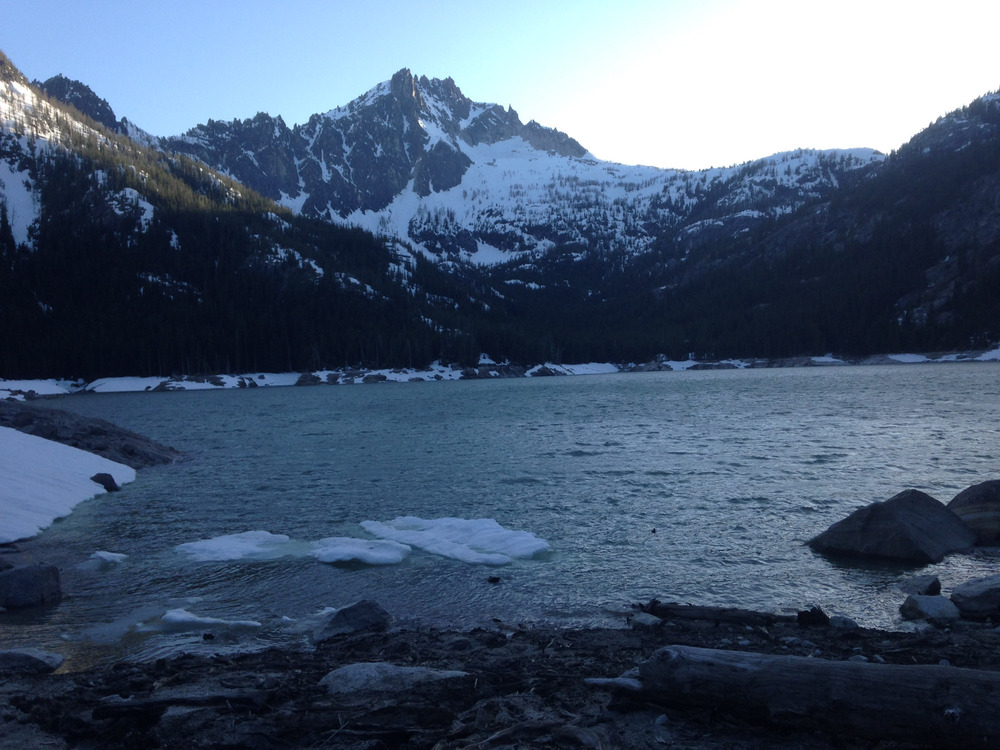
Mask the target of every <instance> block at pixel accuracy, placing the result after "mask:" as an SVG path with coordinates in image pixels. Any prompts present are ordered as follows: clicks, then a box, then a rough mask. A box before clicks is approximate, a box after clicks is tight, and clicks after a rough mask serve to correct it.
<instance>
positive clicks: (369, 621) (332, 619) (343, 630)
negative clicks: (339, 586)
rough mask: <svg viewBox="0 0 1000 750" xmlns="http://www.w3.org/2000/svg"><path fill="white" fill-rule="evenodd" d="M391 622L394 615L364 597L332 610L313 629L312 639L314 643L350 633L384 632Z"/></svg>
mask: <svg viewBox="0 0 1000 750" xmlns="http://www.w3.org/2000/svg"><path fill="white" fill-rule="evenodd" d="M390 623H392V615H390V614H389V613H388V612H386V611H385V610H384V609H382V607H381V606H380V605H379V604H378V603H377V602H373V601H371V600H370V599H362V600H361V601H359V602H355V603H354V604H350V605H348V606H346V607H341V608H340V609H338V610H335V611H333V612H331V613H330V614H329V615H328V616H327V618H326V620H325V621H324V622H323V623H322V624H320V625H319V626H318V627H316V628H314V629H313V632H312V639H313V642H314V643H322V642H323V641H327V640H329V639H331V638H334V637H336V636H338V635H346V634H348V633H358V632H368V633H384V632H385V631H386V630H388V629H389V625H390Z"/></svg>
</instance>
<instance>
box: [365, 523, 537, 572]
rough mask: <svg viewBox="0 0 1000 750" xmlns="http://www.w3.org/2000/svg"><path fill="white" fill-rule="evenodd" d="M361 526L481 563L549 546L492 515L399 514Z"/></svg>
mask: <svg viewBox="0 0 1000 750" xmlns="http://www.w3.org/2000/svg"><path fill="white" fill-rule="evenodd" d="M361 527H362V528H363V529H364V530H365V531H367V532H369V533H370V534H374V535H375V536H378V537H382V538H383V539H391V540H393V541H395V542H401V543H402V544H409V545H411V546H413V547H419V548H420V549H422V550H425V551H426V552H432V553H434V554H436V555H442V556H444V557H451V558H453V559H455V560H460V561H462V562H467V563H476V564H481V565H506V564H507V563H509V562H511V560H513V559H514V558H530V557H534V556H535V555H537V554H539V553H541V552H546V551H548V549H549V543H548V542H547V541H545V540H544V539H540V538H539V537H537V536H535V535H534V534H532V533H531V532H530V531H512V530H510V529H506V528H504V527H503V526H501V525H500V524H499V523H497V522H496V521H495V520H493V519H492V518H473V519H468V518H432V519H424V518H417V517H416V516H399V517H398V518H395V519H393V520H392V521H387V522H382V521H362V523H361Z"/></svg>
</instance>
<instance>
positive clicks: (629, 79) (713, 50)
mask: <svg viewBox="0 0 1000 750" xmlns="http://www.w3.org/2000/svg"><path fill="white" fill-rule="evenodd" d="M5 5H6V6H7V7H4V8H3V11H2V17H3V24H2V27H0V50H3V52H5V53H6V54H7V56H8V57H10V58H11V60H12V61H13V62H14V64H15V65H17V66H18V67H19V68H20V69H21V71H22V72H23V73H24V74H25V75H26V76H27V77H28V78H29V79H39V80H45V79H46V78H49V77H50V76H53V75H56V74H57V73H62V74H63V75H65V76H67V77H69V78H76V79H78V80H81V81H83V82H84V83H86V84H87V85H89V86H90V87H91V88H92V89H94V91H95V92H96V93H97V94H98V96H100V97H102V98H104V99H107V100H108V103H109V104H110V105H111V106H112V108H113V109H114V110H115V113H116V114H117V115H118V116H119V117H121V116H125V117H128V118H129V119H130V120H131V121H132V122H134V123H135V124H137V125H138V126H139V127H142V128H144V129H145V130H147V131H149V132H151V133H153V134H154V135H177V134H180V133H182V132H184V131H186V130H187V129H189V128H191V127H193V126H195V125H198V124H200V123H203V122H205V121H206V120H208V119H209V118H212V119H215V120H231V119H234V118H247V117H252V116H253V115H254V114H256V113H257V112H267V113H269V114H271V115H281V116H282V117H283V118H284V119H285V121H286V122H287V123H288V124H289V125H293V124H296V123H302V122H305V121H306V120H307V119H308V118H309V116H310V115H312V114H314V113H317V112H326V111H328V110H330V109H332V108H334V107H337V106H340V105H343V104H346V103H348V102H349V101H350V100H351V99H354V98H355V97H357V96H360V95H361V94H363V93H365V92H366V91H368V90H369V89H371V88H372V87H374V86H375V85H377V84H378V83H380V82H382V81H386V80H388V79H389V78H390V77H391V76H392V74H393V73H395V72H396V71H397V70H399V69H400V68H404V67H405V68H409V69H410V70H412V71H413V73H414V74H416V75H426V76H427V77H429V78H446V77H449V76H450V77H451V78H453V79H454V80H455V83H456V84H457V85H458V86H459V88H461V89H462V91H463V93H465V95H466V96H468V97H469V98H471V99H473V100H474V101H479V102H495V103H498V104H501V105H503V106H507V105H512V106H513V107H514V109H516V110H517V112H518V114H519V115H520V116H521V119H522V120H523V121H524V122H527V121H528V120H532V119H533V120H537V121H538V122H540V123H541V124H543V125H547V126H549V127H555V128H558V129H559V130H562V131H563V132H566V133H568V134H569V135H570V136H572V137H573V138H576V139H577V140H578V141H579V142H580V143H581V144H582V145H583V146H584V147H586V148H587V149H589V150H590V151H591V152H592V153H593V154H594V155H595V156H597V157H599V158H601V159H607V160H610V161H617V162H622V163H626V164H646V165H652V166H658V167H677V168H685V169H700V168H706V167H710V166H728V165H731V164H736V163H741V162H744V161H748V160H751V159H757V158H760V157H764V156H768V155H770V154H773V153H776V152H779V151H787V150H790V149H795V148H854V147H859V146H868V147H871V148H877V149H880V150H882V151H886V152H888V151H890V150H892V149H894V148H897V147H899V146H900V145H901V144H902V143H904V142H905V141H907V140H908V139H909V138H910V137H911V136H913V135H914V134H916V133H917V132H918V131H919V130H921V129H922V128H924V127H926V126H927V125H928V124H929V123H930V122H931V121H933V120H935V119H937V118H938V117H939V116H941V115H944V114H946V113H947V112H949V111H951V110H953V109H956V108H958V107H961V106H962V105H964V104H968V103H969V102H970V101H972V100H973V99H975V98H976V97H978V96H981V95H983V94H985V93H988V92H991V91H996V90H997V89H1000V43H998V41H997V33H998V32H997V30H998V29H1000V1H998V0H947V1H945V2H942V1H940V0H937V1H934V2H929V1H927V0H866V1H864V2H862V1H859V0H836V1H835V2H829V1H828V0H659V2H656V1H654V0H615V1H614V2H610V1H608V0H606V1H604V2H599V1H597V0H565V1H564V0H507V1H506V2H503V1H501V0H482V1H478V2H476V1H470V0H457V1H455V0H443V1H441V2H422V1H421V0H407V1H403V0H381V1H380V0H340V1H339V2H338V1H336V0H315V1H313V2H308V1H307V0H282V1H281V2H274V0H271V1H269V2H264V1H263V0H240V1H239V2H234V1H232V0H171V1H170V2H160V1H158V0H157V1H153V0H131V2H125V1H123V0H8V2H6V3H5Z"/></svg>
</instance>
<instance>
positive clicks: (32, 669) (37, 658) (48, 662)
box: [0, 648, 63, 674]
mask: <svg viewBox="0 0 1000 750" xmlns="http://www.w3.org/2000/svg"><path fill="white" fill-rule="evenodd" d="M62 663H63V657H62V655H61V654H54V653H52V652H50V651H42V650H40V649H37V648H14V649H7V650H4V651H0V674H11V673H18V674H42V673H45V672H52V671H54V670H56V669H59V667H60V666H61V665H62Z"/></svg>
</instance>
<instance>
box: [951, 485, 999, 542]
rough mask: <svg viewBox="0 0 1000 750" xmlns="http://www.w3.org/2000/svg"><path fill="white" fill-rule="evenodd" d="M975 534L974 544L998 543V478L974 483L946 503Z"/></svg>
mask: <svg viewBox="0 0 1000 750" xmlns="http://www.w3.org/2000/svg"><path fill="white" fill-rule="evenodd" d="M948 509H949V510H951V511H952V512H953V513H954V514H955V515H956V516H958V517H959V518H961V519H962V520H963V521H964V522H965V525H966V526H968V527H969V528H970V529H972V531H973V532H974V533H975V535H976V544H979V545H984V546H994V545H1000V479H992V480H990V481H989V482H982V483H980V484H974V485H972V486H971V487H969V488H967V489H964V490H962V491H961V492H959V493H958V494H957V495H955V497H954V498H953V499H952V501H951V502H950V503H948Z"/></svg>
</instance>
